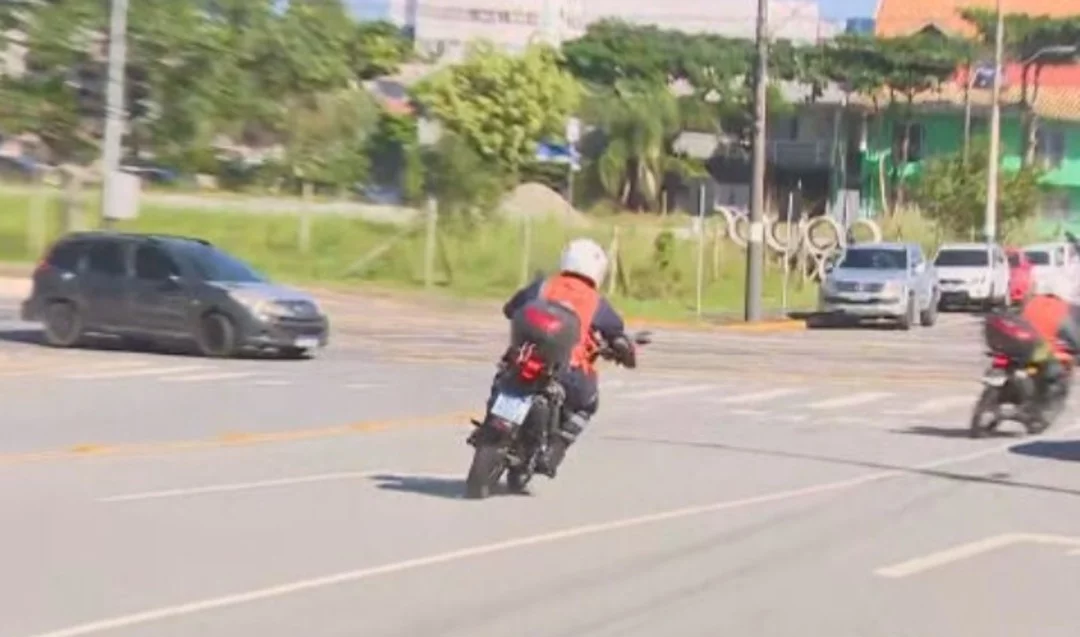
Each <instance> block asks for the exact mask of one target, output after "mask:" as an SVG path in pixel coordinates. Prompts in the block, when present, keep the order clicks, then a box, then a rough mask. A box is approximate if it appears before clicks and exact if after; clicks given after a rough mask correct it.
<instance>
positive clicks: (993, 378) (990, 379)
mask: <svg viewBox="0 0 1080 637" xmlns="http://www.w3.org/2000/svg"><path fill="white" fill-rule="evenodd" d="M1006 380H1008V376H1006V375H1005V374H1004V373H1002V372H999V371H993V372H989V373H987V374H986V375H985V376H983V384H985V385H990V386H991V387H1004V386H1005V381H1006Z"/></svg>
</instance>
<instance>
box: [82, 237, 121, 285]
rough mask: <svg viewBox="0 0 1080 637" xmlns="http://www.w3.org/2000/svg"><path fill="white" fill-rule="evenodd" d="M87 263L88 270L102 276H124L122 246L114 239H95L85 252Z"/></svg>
mask: <svg viewBox="0 0 1080 637" xmlns="http://www.w3.org/2000/svg"><path fill="white" fill-rule="evenodd" d="M87 265H88V267H89V270H90V272H92V273H93V274H100V275H103V276H116V277H120V276H124V274H125V273H126V270H127V268H126V267H125V265H124V250H123V246H121V245H120V243H118V242H116V241H95V242H93V243H91V244H90V249H89V251H88V252H87Z"/></svg>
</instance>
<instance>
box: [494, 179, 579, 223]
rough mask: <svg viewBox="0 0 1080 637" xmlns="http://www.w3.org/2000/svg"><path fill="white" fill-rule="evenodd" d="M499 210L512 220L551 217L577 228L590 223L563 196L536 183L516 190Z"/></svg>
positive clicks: (523, 185)
mask: <svg viewBox="0 0 1080 637" xmlns="http://www.w3.org/2000/svg"><path fill="white" fill-rule="evenodd" d="M499 209H500V211H501V212H502V213H503V214H504V215H506V216H507V217H510V218H512V219H523V218H525V217H532V218H543V217H549V218H555V219H558V220H560V221H562V222H564V223H566V224H569V225H575V226H582V225H586V224H587V223H588V220H587V219H586V218H585V215H583V214H581V213H580V212H578V211H577V210H575V209H574V207H573V206H571V205H570V203H569V202H568V201H566V199H563V196H562V195H560V194H559V193H557V192H555V191H554V190H552V189H551V188H548V187H547V186H545V185H544V184H539V183H535V182H531V183H527V184H521V185H520V186H518V187H517V188H515V189H514V190H513V191H511V192H510V194H508V195H507V196H506V197H505V198H504V199H503V201H502V204H501V205H500V207H499Z"/></svg>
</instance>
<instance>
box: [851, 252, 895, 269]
mask: <svg viewBox="0 0 1080 637" xmlns="http://www.w3.org/2000/svg"><path fill="white" fill-rule="evenodd" d="M840 267H841V268H849V269H859V270H903V269H904V268H906V267H907V254H905V252H904V251H903V250H889V249H868V248H860V249H857V250H848V251H847V253H846V254H844V260H843V261H841V262H840Z"/></svg>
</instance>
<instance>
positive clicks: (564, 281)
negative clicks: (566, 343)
mask: <svg viewBox="0 0 1080 637" xmlns="http://www.w3.org/2000/svg"><path fill="white" fill-rule="evenodd" d="M540 297H541V298H543V299H546V300H548V301H555V302H556V303H562V304H564V305H566V306H568V307H570V309H572V310H573V311H574V313H575V314H577V317H578V320H579V322H580V323H581V333H580V334H578V342H577V345H576V346H575V347H574V351H573V353H572V354H571V355H570V364H571V365H573V366H574V367H580V368H582V369H585V370H586V371H592V363H591V362H590V361H589V358H590V353H591V351H592V349H593V348H594V347H595V344H594V343H593V342H592V323H593V318H594V317H595V316H596V311H597V310H598V309H599V308H600V294H599V293H598V292H597V291H596V289H595V288H593V287H592V286H591V285H589V284H588V283H585V282H584V281H582V280H581V279H578V278H577V277H572V276H566V275H562V274H560V275H556V276H553V277H551V278H550V279H548V280H547V282H545V283H544V286H543V288H542V289H541V291H540Z"/></svg>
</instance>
